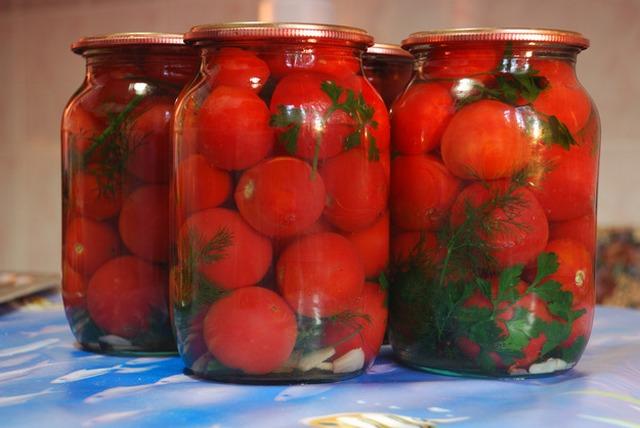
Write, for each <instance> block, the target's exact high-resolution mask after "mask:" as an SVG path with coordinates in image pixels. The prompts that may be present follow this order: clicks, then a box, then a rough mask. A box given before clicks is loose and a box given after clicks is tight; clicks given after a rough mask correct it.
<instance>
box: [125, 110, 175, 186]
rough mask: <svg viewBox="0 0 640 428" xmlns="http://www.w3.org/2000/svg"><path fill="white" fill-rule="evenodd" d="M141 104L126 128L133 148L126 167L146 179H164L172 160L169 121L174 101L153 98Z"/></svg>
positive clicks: (162, 180)
mask: <svg viewBox="0 0 640 428" xmlns="http://www.w3.org/2000/svg"><path fill="white" fill-rule="evenodd" d="M143 107H144V108H143V109H142V112H141V113H140V115H139V116H137V117H136V118H135V120H134V121H133V122H132V123H131V126H130V128H128V130H127V131H128V132H127V138H128V143H129V144H130V145H131V149H132V152H131V154H130V155H129V158H128V159H127V171H129V172H130V173H131V174H133V175H135V176H136V177H138V178H139V179H140V180H142V181H146V182H147V183H165V182H167V181H168V180H169V167H170V161H171V144H170V135H169V122H170V121H171V111H172V110H173V101H172V100H168V99H156V100H154V102H153V104H151V105H147V106H143Z"/></svg>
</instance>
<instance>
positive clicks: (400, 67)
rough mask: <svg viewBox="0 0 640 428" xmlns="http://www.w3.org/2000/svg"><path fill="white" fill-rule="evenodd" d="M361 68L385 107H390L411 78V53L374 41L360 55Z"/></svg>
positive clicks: (396, 46) (395, 46)
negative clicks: (374, 42)
mask: <svg viewBox="0 0 640 428" xmlns="http://www.w3.org/2000/svg"><path fill="white" fill-rule="evenodd" d="M362 68H363V70H364V75H365V76H366V77H367V80H369V82H370V83H371V85H373V87H374V88H376V90H377V91H378V93H379V94H380V96H382V99H383V100H384V102H385V104H386V105H387V107H391V104H392V103H393V101H394V100H395V99H396V98H397V97H398V95H400V94H401V93H402V91H403V90H404V88H405V87H406V86H407V84H408V83H409V81H410V80H411V76H412V75H413V55H411V54H410V53H409V52H407V51H406V50H404V49H402V47H400V46H398V45H390V44H386V43H376V44H374V45H373V46H371V47H370V48H368V49H367V51H366V52H365V53H364V55H362Z"/></svg>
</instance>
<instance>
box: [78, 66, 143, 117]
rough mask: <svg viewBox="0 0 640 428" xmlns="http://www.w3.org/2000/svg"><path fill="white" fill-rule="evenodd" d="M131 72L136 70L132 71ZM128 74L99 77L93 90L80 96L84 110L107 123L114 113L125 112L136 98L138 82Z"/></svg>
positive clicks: (79, 99)
mask: <svg viewBox="0 0 640 428" xmlns="http://www.w3.org/2000/svg"><path fill="white" fill-rule="evenodd" d="M131 71H132V72H135V71H136V70H135V69H131ZM126 74H127V73H126V72H125V73H120V72H118V75H117V76H99V77H97V78H96V79H95V81H94V84H93V85H92V86H91V89H90V90H87V91H85V92H84V93H83V94H80V95H79V96H78V102H79V103H80V105H81V106H82V108H84V109H85V110H86V111H90V112H91V113H92V114H93V115H94V116H95V117H97V118H98V119H100V120H102V121H105V122H106V121H108V120H109V119H110V116H112V115H113V114H114V113H119V112H121V111H122V110H124V108H125V106H126V105H127V104H128V103H129V102H130V101H131V100H132V99H133V97H134V96H135V91H134V89H133V88H134V86H133V85H134V83H136V82H137V80H133V79H131V76H126Z"/></svg>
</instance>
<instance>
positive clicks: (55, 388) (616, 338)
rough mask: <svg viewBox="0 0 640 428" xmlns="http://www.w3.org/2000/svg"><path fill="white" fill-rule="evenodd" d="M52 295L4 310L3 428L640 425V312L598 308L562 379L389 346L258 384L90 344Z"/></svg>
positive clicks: (0, 336) (0, 365)
mask: <svg viewBox="0 0 640 428" xmlns="http://www.w3.org/2000/svg"><path fill="white" fill-rule="evenodd" d="M47 302H48V304H47V305H45V306H44V307H42V306H39V305H35V306H34V305H30V306H29V305H28V306H24V307H21V308H18V309H15V310H11V311H8V310H6V308H5V310H4V311H0V314H2V315H0V426H2V427H14V426H15V427H21V426H47V427H64V428H69V427H74V426H117V427H118V428H122V427H128V426H132V427H141V426H166V427H169V426H196V427H264V428H270V427H274V428H275V427H297V426H319V427H359V428H360V427H416V426H417V427H426V426H431V424H436V425H438V426H455V427H489V426H491V427H511V426H513V427H515V426H517V427H520V428H525V427H544V426H547V427H556V426H563V427H572V426H576V427H577V426H579V427H591V426H593V427H606V426H618V427H640V312H639V311H634V310H629V309H611V308H604V307H599V308H598V310H597V313H596V323H595V329H594V333H593V336H592V338H591V341H590V343H589V346H588V348H587V351H586V353H585V355H584V356H583V358H582V360H581V362H580V363H579V364H578V365H577V367H576V368H575V369H574V370H572V371H571V372H569V373H566V374H563V375H560V376H556V377H548V378H541V379H530V380H525V381H515V380H479V379H463V378H452V377H444V376H437V375H431V374H426V373H421V372H416V371H412V370H409V369H406V368H403V367H401V366H398V365H396V364H395V363H394V362H393V360H392V359H391V357H390V353H389V350H388V349H384V350H383V352H382V355H381V356H380V357H379V358H378V360H377V362H376V364H375V365H374V366H373V367H372V368H371V369H370V370H369V372H368V373H367V374H365V375H363V376H360V377H358V378H355V379H351V380H348V381H344V382H340V383H335V384H317V385H296V386H247V385H231V384H222V383H215V382H205V381H200V380H197V379H194V378H192V377H189V376H187V375H185V374H183V366H182V362H181V360H180V359H179V358H178V357H168V358H149V357H146V358H124V357H113V356H105V355H98V354H93V353H90V352H85V351H82V350H80V349H78V348H77V346H76V345H75V343H74V339H73V336H72V335H71V333H70V331H69V329H68V327H67V323H66V320H65V317H64V314H63V311H62V306H61V303H60V301H59V299H57V298H53V299H50V300H47ZM43 424H44V425H43Z"/></svg>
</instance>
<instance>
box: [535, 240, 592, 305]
mask: <svg viewBox="0 0 640 428" xmlns="http://www.w3.org/2000/svg"><path fill="white" fill-rule="evenodd" d="M544 251H545V252H548V253H555V254H556V256H558V265H559V266H558V270H557V272H556V273H554V274H552V275H549V277H548V279H553V280H556V281H558V282H559V283H560V284H561V285H562V289H563V290H564V291H569V292H571V294H573V305H574V307H578V308H590V307H593V305H595V300H594V299H595V297H594V296H595V285H594V271H593V255H592V254H591V253H589V251H587V249H586V248H585V247H584V245H582V243H580V242H579V241H574V240H572V239H556V240H553V241H550V242H549V244H548V245H547V247H546V248H545V249H544Z"/></svg>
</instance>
